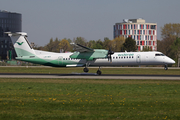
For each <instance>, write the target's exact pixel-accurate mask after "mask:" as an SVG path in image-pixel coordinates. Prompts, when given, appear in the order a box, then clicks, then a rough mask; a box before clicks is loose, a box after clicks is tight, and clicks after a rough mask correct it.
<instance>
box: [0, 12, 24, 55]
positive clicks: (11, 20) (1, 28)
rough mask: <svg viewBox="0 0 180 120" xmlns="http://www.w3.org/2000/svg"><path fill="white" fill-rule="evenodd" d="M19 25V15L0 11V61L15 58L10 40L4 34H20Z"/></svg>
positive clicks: (20, 27)
mask: <svg viewBox="0 0 180 120" xmlns="http://www.w3.org/2000/svg"><path fill="white" fill-rule="evenodd" d="M21 23H22V17H21V14H19V13H12V12H8V11H1V10H0V59H9V57H10V58H15V56H16V53H15V51H14V48H13V46H12V42H11V39H10V37H9V36H8V35H7V34H4V32H8V31H10V32H21V29H22V25H21Z"/></svg>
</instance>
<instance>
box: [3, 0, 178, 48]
mask: <svg viewBox="0 0 180 120" xmlns="http://www.w3.org/2000/svg"><path fill="white" fill-rule="evenodd" d="M179 5H180V0H171V1H170V0H13V1H12V0H0V10H7V11H10V12H17V13H21V14H22V31H24V32H27V34H28V39H29V41H30V42H34V43H35V44H37V45H38V46H41V45H42V46H44V45H45V44H47V43H48V42H49V40H50V38H53V39H55V38H56V37H57V38H59V39H63V38H70V39H71V40H72V39H73V38H76V37H84V38H85V39H86V40H87V41H89V40H98V39H101V40H102V41H103V40H104V37H108V38H109V39H113V25H114V24H115V23H118V22H122V21H123V19H136V18H143V19H145V20H146V22H152V23H157V26H158V39H161V29H160V28H161V27H163V26H164V24H166V23H180V15H179V11H180V7H179Z"/></svg>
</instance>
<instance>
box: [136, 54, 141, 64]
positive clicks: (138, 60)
mask: <svg viewBox="0 0 180 120" xmlns="http://www.w3.org/2000/svg"><path fill="white" fill-rule="evenodd" d="M136 62H137V63H141V56H140V55H139V54H138V55H137V56H136Z"/></svg>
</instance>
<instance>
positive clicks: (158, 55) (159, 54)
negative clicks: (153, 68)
mask: <svg viewBox="0 0 180 120" xmlns="http://www.w3.org/2000/svg"><path fill="white" fill-rule="evenodd" d="M155 56H165V55H164V54H158V53H157V54H155Z"/></svg>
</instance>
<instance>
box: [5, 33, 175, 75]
mask: <svg viewBox="0 0 180 120" xmlns="http://www.w3.org/2000/svg"><path fill="white" fill-rule="evenodd" d="M6 34H8V35H9V36H10V37H11V40H12V42H13V44H14V49H15V51H16V54H17V57H16V59H17V60H21V61H26V62H31V63H36V64H41V65H46V66H54V67H84V69H83V71H84V72H88V71H89V69H88V67H89V66H98V67H99V69H98V70H97V74H98V75H101V73H102V72H101V70H100V67H101V66H123V65H164V69H165V70H167V69H168V66H167V65H168V64H174V63H175V61H174V60H172V59H171V58H169V57H167V56H165V55H164V54H163V53H161V52H157V51H153V52H113V51H111V50H105V49H91V48H88V47H85V46H82V45H80V44H74V43H72V45H73V46H74V48H75V50H76V51H75V52H73V53H54V52H46V51H41V50H34V49H33V48H32V47H31V45H30V43H29V42H28V40H27V33H24V32H16V33H11V32H6Z"/></svg>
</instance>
